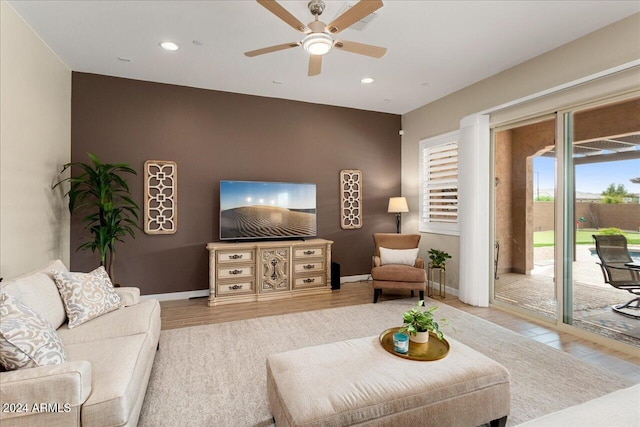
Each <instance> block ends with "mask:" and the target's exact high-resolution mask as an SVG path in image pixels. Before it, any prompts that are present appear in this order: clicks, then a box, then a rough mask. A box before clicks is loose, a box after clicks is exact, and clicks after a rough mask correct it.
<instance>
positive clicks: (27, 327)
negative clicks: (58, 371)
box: [0, 293, 67, 371]
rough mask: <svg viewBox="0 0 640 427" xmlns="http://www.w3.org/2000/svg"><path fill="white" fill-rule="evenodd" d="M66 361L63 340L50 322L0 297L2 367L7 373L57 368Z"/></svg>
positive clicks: (28, 309) (0, 360)
mask: <svg viewBox="0 0 640 427" xmlns="http://www.w3.org/2000/svg"><path fill="white" fill-rule="evenodd" d="M66 360H67V355H66V353H65V351H64V347H63V345H62V340H60V337H59V336H58V334H57V333H56V330H55V329H54V328H53V326H51V323H49V321H47V320H45V319H43V318H42V317H40V315H39V314H38V313H36V312H35V311H33V310H31V309H30V308H29V307H27V306H26V305H25V304H23V303H22V302H21V301H20V300H18V299H16V298H14V297H12V296H10V295H7V294H5V293H3V294H2V295H0V364H1V365H2V366H3V367H4V368H5V369H7V370H9V371H12V370H15V369H20V368H35V367H37V366H45V365H57V364H60V363H64V362H66Z"/></svg>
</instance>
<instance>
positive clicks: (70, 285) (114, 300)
mask: <svg viewBox="0 0 640 427" xmlns="http://www.w3.org/2000/svg"><path fill="white" fill-rule="evenodd" d="M53 277H54V279H55V282H56V286H57V287H58V291H59V292H60V296H61V297H62V302H63V303H64V308H65V310H66V312H67V317H68V318H69V324H68V325H69V328H75V327H76V326H78V325H82V324H83V323H86V322H88V321H89V320H92V319H95V318H96V317H99V316H102V315H103V314H106V313H109V312H110V311H113V310H117V309H118V308H120V306H121V304H120V296H119V295H118V294H117V293H116V291H114V290H113V285H112V284H111V279H109V275H108V274H107V271H106V270H105V269H104V267H102V266H100V267H98V268H96V269H95V270H93V271H92V272H90V273H69V272H66V273H65V272H60V271H54V272H53Z"/></svg>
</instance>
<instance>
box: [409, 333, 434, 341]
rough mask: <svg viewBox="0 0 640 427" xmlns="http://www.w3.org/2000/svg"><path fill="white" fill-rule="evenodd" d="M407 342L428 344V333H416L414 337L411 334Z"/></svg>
mask: <svg viewBox="0 0 640 427" xmlns="http://www.w3.org/2000/svg"><path fill="white" fill-rule="evenodd" d="M409 341H412V342H415V343H420V344H422V343H425V342H428V341H429V332H416V333H415V335H414V334H411V335H409Z"/></svg>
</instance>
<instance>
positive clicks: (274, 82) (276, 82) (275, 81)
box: [272, 80, 282, 85]
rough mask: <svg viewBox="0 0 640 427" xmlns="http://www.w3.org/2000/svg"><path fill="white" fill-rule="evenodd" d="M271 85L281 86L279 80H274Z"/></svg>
mask: <svg viewBox="0 0 640 427" xmlns="http://www.w3.org/2000/svg"><path fill="white" fill-rule="evenodd" d="M272 83H273V84H274V85H281V84H282V82H281V81H280V80H274V81H273V82H272Z"/></svg>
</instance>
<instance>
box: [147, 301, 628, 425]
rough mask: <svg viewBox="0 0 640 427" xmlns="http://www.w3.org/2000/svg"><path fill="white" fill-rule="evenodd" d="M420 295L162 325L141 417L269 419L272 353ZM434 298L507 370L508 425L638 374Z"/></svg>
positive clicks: (353, 329)
mask: <svg viewBox="0 0 640 427" xmlns="http://www.w3.org/2000/svg"><path fill="white" fill-rule="evenodd" d="M415 302H416V300H415V299H401V300H391V301H384V302H379V303H378V304H364V305H357V306H351V307H341V308H333V309H326V310H317V311H309V312H303V313H295V314H287V315H281V316H272V317H262V318H258V319H249V320H241V321H235V322H228V323H220V324H213V325H205V326H195V327H189V328H183V329H173V330H168V331H162V333H161V336H160V350H159V352H158V354H157V355H156V360H155V363H154V366H153V371H152V373H151V378H150V381H149V386H148V389H147V394H146V398H145V401H144V405H143V407H142V413H141V415H140V424H139V425H140V426H225V427H234V426H271V425H272V420H271V413H270V411H269V406H268V402H267V398H266V367H265V361H266V357H267V356H268V355H269V354H272V353H279V352H283V351H287V350H292V349H296V348H301V347H308V346H314V345H320V344H324V343H329V342H335V341H342V340H347V339H351V338H359V337H366V336H375V335H378V334H379V333H380V332H381V331H383V330H385V329H387V328H390V327H393V326H398V325H400V324H401V323H402V313H403V312H404V311H406V310H407V309H409V308H411V307H412V306H413V305H414V304H415ZM429 304H434V305H439V306H440V308H439V310H438V311H437V312H436V314H437V317H438V318H440V317H444V318H447V319H448V320H449V321H450V323H451V325H452V326H453V327H455V332H454V331H453V330H452V328H451V327H447V328H445V333H446V334H448V335H449V336H451V337H453V338H455V339H456V340H458V341H460V342H462V343H464V344H466V345H468V346H470V347H472V348H474V349H475V350H477V351H479V352H481V353H483V354H485V355H487V356H488V357H490V358H492V359H494V360H496V361H498V362H499V363H501V364H502V365H504V366H505V367H506V368H507V369H508V370H509V372H510V374H511V389H512V401H511V414H510V415H509V418H508V425H509V426H513V425H517V424H519V423H522V422H525V421H528V420H530V419H533V418H537V417H540V416H542V415H545V414H548V413H551V412H554V411H557V410H560V409H563V408H566V407H569V406H573V405H576V404H578V403H582V402H585V401H587V400H590V399H593V398H595V397H598V396H601V395H604V394H607V393H610V392H612V391H615V390H618V389H620V388H624V387H628V386H630V385H632V384H633V383H632V382H631V381H629V380H627V379H625V378H622V377H619V376H616V375H615V374H612V373H610V372H607V371H605V370H602V369H599V368H597V367H594V366H592V365H589V364H588V363H586V362H583V361H581V360H579V359H577V358H575V357H573V356H571V355H569V354H567V353H564V352H562V351H559V350H556V349H554V348H551V347H549V346H546V345H544V344H541V343H538V342H536V341H533V340H531V339H528V338H526V337H524V336H522V335H519V334H517V333H515V332H512V331H510V330H508V329H505V328H502V327H500V326H498V325H495V324H493V323H490V322H487V321H485V320H483V319H480V318H478V317H476V316H473V315H471V314H468V313H465V312H462V311H460V310H457V309H455V308H453V307H450V306H447V305H444V304H438V303H437V302H435V301H432V300H427V305H429ZM451 351H455V348H453V349H452V350H451ZM429 363H431V362H429ZM433 363H437V362H433Z"/></svg>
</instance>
